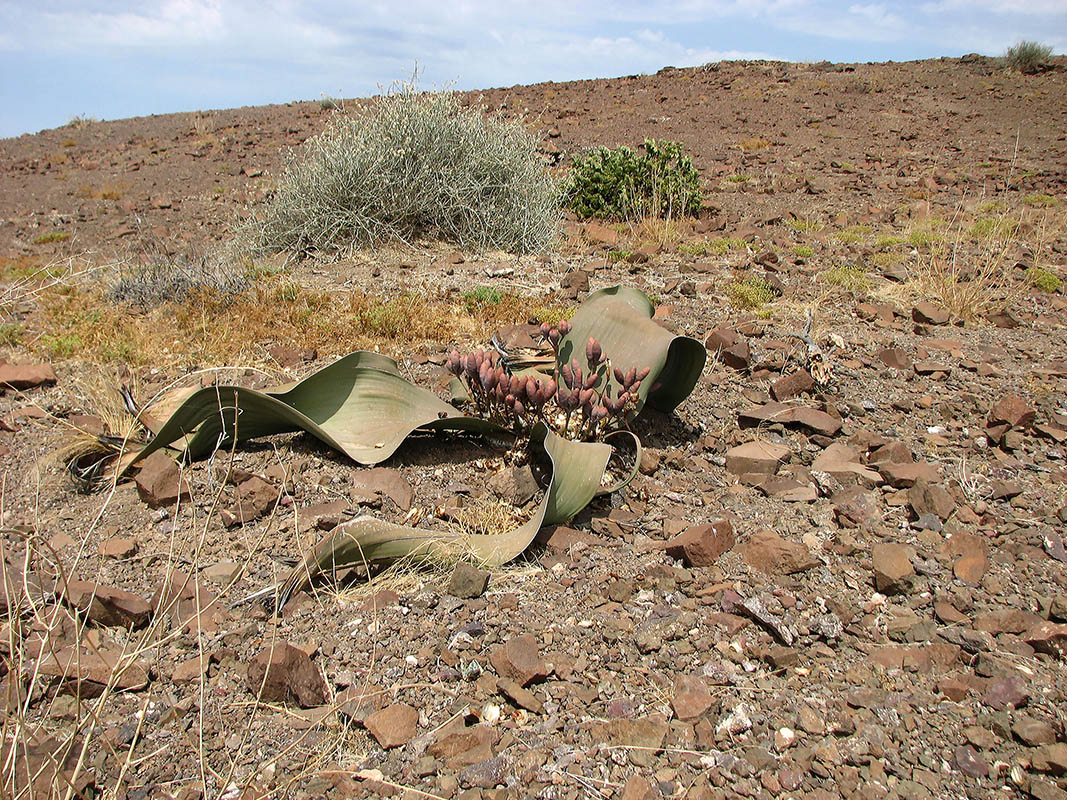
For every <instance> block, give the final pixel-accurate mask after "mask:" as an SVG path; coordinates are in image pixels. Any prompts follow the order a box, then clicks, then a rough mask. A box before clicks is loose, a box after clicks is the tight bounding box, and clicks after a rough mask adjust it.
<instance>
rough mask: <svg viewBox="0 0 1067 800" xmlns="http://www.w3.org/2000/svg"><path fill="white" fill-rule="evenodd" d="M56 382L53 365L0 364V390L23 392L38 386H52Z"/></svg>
mask: <svg viewBox="0 0 1067 800" xmlns="http://www.w3.org/2000/svg"><path fill="white" fill-rule="evenodd" d="M55 382H56V373H55V371H54V370H53V369H52V365H51V364H8V363H0V390H4V389H14V390H16V391H22V390H24V389H34V388H36V387H38V386H52V385H53V384H55Z"/></svg>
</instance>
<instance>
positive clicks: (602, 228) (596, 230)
mask: <svg viewBox="0 0 1067 800" xmlns="http://www.w3.org/2000/svg"><path fill="white" fill-rule="evenodd" d="M585 236H586V238H588V239H589V241H591V242H593V243H594V244H602V245H607V246H608V247H614V246H615V245H617V244H618V243H619V232H618V231H616V230H615V229H614V228H609V227H608V226H607V225H601V224H600V223H599V222H587V223H586V225H585Z"/></svg>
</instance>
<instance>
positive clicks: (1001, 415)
mask: <svg viewBox="0 0 1067 800" xmlns="http://www.w3.org/2000/svg"><path fill="white" fill-rule="evenodd" d="M1036 416H1037V412H1036V411H1035V410H1034V409H1033V407H1031V406H1030V404H1029V403H1027V402H1026V401H1025V400H1024V399H1023V398H1021V397H1019V396H1018V395H1015V394H1009V395H1006V396H1004V397H1002V398H1001V399H1000V400H998V401H997V403H996V405H994V406H993V408H992V409H990V411H989V419H988V420H987V422H986V424H987V425H989V426H990V427H993V426H996V425H1008V426H1010V427H1012V428H1026V427H1029V426H1030V425H1032V424H1033V422H1034V419H1035V417H1036Z"/></svg>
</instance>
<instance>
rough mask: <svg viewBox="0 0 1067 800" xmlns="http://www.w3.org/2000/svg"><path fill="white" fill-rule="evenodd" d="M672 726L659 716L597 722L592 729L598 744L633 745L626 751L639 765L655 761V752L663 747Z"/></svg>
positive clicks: (594, 739) (633, 761)
mask: <svg viewBox="0 0 1067 800" xmlns="http://www.w3.org/2000/svg"><path fill="white" fill-rule="evenodd" d="M669 730H670V726H669V725H668V724H667V723H666V722H665V721H664V720H662V719H660V718H657V717H644V718H642V719H613V720H610V721H608V722H598V723H595V724H594V725H593V727H592V730H591V731H590V732H591V734H592V737H593V741H594V742H595V743H597V744H606V745H612V746H623V747H632V748H634V749H632V750H628V751H625V752H627V753H628V754H629V756H630V761H631V762H632V763H634V764H635V765H637V766H649V765H651V764H652V763H653V761H654V758H655V752H656V751H657V750H659V748H661V747H663V740H664V739H666V738H667V733H668V731H669Z"/></svg>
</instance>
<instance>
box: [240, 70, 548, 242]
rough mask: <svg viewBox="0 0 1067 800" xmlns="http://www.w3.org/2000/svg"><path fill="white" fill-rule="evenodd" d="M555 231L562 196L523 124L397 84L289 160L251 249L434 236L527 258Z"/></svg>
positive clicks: (341, 117)
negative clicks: (387, 92)
mask: <svg viewBox="0 0 1067 800" xmlns="http://www.w3.org/2000/svg"><path fill="white" fill-rule="evenodd" d="M558 223H559V190H558V188H557V185H556V182H555V180H554V179H553V178H552V176H551V175H549V173H548V172H547V171H546V170H545V168H544V167H543V165H542V164H541V162H540V159H539V158H538V156H537V140H536V139H535V137H534V136H533V134H532V133H530V132H529V131H528V130H527V129H526V128H525V127H523V125H522V124H521V123H519V122H515V121H509V120H505V119H503V118H502V117H499V116H494V115H487V114H484V113H483V112H482V111H480V110H479V109H476V108H464V107H463V106H462V104H461V102H460V98H459V96H458V95H457V94H455V93H454V92H449V91H438V92H426V93H419V92H417V91H416V90H415V88H414V87H413V86H411V85H409V84H403V85H400V86H398V87H397V88H396V89H395V90H394V91H392V92H391V93H389V94H387V95H384V96H382V97H380V98H378V99H377V101H376V102H375V103H373V104H372V105H370V106H369V107H367V108H364V109H362V111H361V112H360V113H346V114H338V115H336V116H335V117H334V118H333V119H332V120H331V121H330V123H329V125H328V127H327V128H326V130H325V131H324V132H323V133H322V134H320V135H319V136H316V137H315V138H313V139H311V140H310V141H309V142H308V143H307V144H306V145H305V147H304V149H303V151H302V152H301V153H300V154H299V155H297V156H293V157H291V158H290V160H289V163H288V165H287V166H286V168H285V171H284V173H283V174H282V176H281V179H280V180H279V182H278V187H277V190H276V192H275V194H274V196H273V198H272V199H271V201H270V203H269V205H268V207H267V210H266V212H265V213H264V214H263V216H262V218H261V219H259V220H258V222H257V224H256V225H255V226H254V233H255V242H254V246H256V247H258V248H262V249H266V250H270V251H283V250H292V251H296V252H308V251H312V250H321V251H327V252H336V251H342V250H345V249H348V248H351V247H363V246H368V245H374V244H379V243H382V242H387V241H390V240H401V241H409V242H410V241H412V240H413V239H415V238H417V237H431V238H438V239H443V240H446V241H451V242H455V243H456V244H458V245H460V246H461V247H467V248H472V249H477V250H485V249H495V248H498V249H502V250H508V251H512V252H517V253H528V252H538V251H542V250H545V249H546V248H548V247H550V246H551V245H552V244H553V243H554V242H555V239H556V231H557V226H558Z"/></svg>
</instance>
